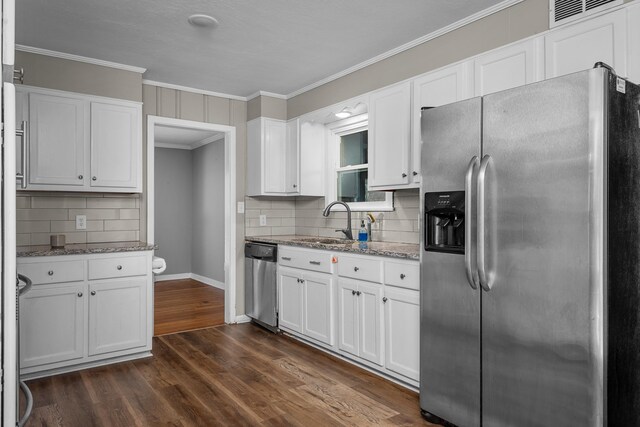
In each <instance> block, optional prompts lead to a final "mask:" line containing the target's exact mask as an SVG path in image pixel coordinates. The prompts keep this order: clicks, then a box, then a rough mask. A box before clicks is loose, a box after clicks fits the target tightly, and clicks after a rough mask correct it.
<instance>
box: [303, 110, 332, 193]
mask: <svg viewBox="0 0 640 427" xmlns="http://www.w3.org/2000/svg"><path fill="white" fill-rule="evenodd" d="M325 136H326V128H325V126H324V125H323V124H322V123H315V122H302V123H300V143H299V144H298V147H299V150H300V156H299V158H300V166H299V170H300V195H301V196H324V195H325V191H324V183H325V170H326V169H327V162H326V146H327V140H326V138H325Z"/></svg>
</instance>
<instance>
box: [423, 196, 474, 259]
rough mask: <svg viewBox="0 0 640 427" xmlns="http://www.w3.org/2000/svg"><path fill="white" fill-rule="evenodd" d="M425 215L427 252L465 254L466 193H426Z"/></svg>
mask: <svg viewBox="0 0 640 427" xmlns="http://www.w3.org/2000/svg"><path fill="white" fill-rule="evenodd" d="M424 215H425V218H424V223H425V224H426V227H424V232H425V236H424V244H425V250H426V251H431V252H448V253H456V254H464V226H465V225H464V191H449V192H434V193H425V195H424Z"/></svg>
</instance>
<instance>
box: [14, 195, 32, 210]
mask: <svg viewBox="0 0 640 427" xmlns="http://www.w3.org/2000/svg"><path fill="white" fill-rule="evenodd" d="M30 207H31V197H30V196H18V197H16V209H29V208H30Z"/></svg>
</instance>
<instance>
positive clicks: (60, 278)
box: [18, 261, 84, 285]
mask: <svg viewBox="0 0 640 427" xmlns="http://www.w3.org/2000/svg"><path fill="white" fill-rule="evenodd" d="M18 272H19V273H20V274H24V275H25V276H27V277H28V278H30V279H31V281H32V282H33V284H34V285H39V284H44V283H62V282H78V281H81V280H84V261H51V262H34V263H28V264H18Z"/></svg>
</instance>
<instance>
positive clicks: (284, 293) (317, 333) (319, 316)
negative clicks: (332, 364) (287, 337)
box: [278, 267, 333, 345]
mask: <svg viewBox="0 0 640 427" xmlns="http://www.w3.org/2000/svg"><path fill="white" fill-rule="evenodd" d="M278 290H279V292H278V295H279V299H278V300H279V307H278V324H279V327H280V328H283V329H285V330H288V331H289V332H297V333H299V334H302V335H305V336H307V337H309V338H313V339H314V340H317V341H319V342H321V343H324V344H327V345H333V312H332V306H333V305H332V301H333V279H332V278H331V275H329V274H322V273H310V272H307V271H303V270H299V269H295V268H286V267H279V272H278Z"/></svg>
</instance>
